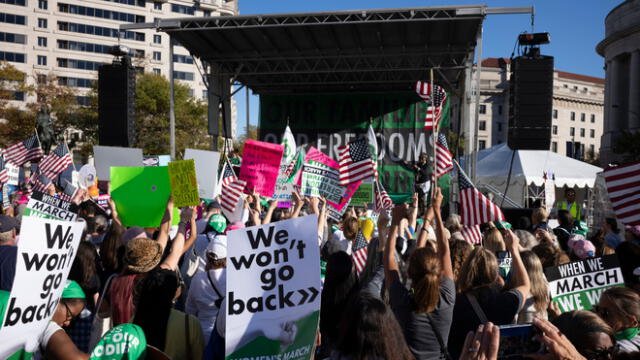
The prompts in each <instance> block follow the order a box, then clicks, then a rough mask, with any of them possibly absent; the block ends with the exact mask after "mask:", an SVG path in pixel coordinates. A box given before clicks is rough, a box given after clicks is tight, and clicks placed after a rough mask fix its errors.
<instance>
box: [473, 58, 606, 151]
mask: <svg viewBox="0 0 640 360" xmlns="http://www.w3.org/2000/svg"><path fill="white" fill-rule="evenodd" d="M481 71H482V72H481V74H480V106H479V109H480V111H479V112H480V115H479V123H478V148H479V149H480V150H482V149H485V148H488V147H491V146H494V145H498V144H501V143H503V142H506V141H507V134H508V126H509V74H510V72H509V59H504V58H501V59H497V58H487V59H484V60H483V61H482V68H481ZM603 111H604V79H602V78H597V77H592V76H586V75H580V74H574V73H570V72H565V71H558V70H556V71H554V74H553V111H552V119H551V148H550V150H552V151H554V152H557V153H559V154H562V155H566V156H570V157H574V158H577V159H581V160H590V159H594V158H597V157H598V155H599V153H600V138H601V137H602V134H603V123H604V121H603V114H604V112H603Z"/></svg>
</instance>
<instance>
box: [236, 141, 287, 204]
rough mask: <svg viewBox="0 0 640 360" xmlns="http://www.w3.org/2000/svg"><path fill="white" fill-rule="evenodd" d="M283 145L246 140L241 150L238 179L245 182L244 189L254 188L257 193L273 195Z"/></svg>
mask: <svg viewBox="0 0 640 360" xmlns="http://www.w3.org/2000/svg"><path fill="white" fill-rule="evenodd" d="M283 153H284V146H282V145H279V144H271V143H266V142H263V141H256V140H247V141H245V143H244V149H243V152H242V166H240V180H244V181H246V182H247V186H246V187H245V189H246V191H248V192H251V191H252V190H253V189H254V188H255V190H256V191H257V192H258V194H260V195H262V196H265V197H273V192H274V190H275V187H276V181H277V179H278V171H279V169H280V161H281V160H282V154H283Z"/></svg>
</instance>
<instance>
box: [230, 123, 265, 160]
mask: <svg viewBox="0 0 640 360" xmlns="http://www.w3.org/2000/svg"><path fill="white" fill-rule="evenodd" d="M259 132H260V128H259V127H257V126H256V125H249V126H248V127H247V126H245V128H244V135H242V136H240V137H239V138H238V139H237V140H234V141H233V148H234V149H237V150H238V151H240V154H241V155H242V149H243V147H244V142H245V141H247V139H253V140H258V133H259Z"/></svg>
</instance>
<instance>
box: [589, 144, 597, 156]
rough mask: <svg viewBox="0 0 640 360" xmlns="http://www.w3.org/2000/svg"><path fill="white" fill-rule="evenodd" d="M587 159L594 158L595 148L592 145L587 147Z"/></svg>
mask: <svg viewBox="0 0 640 360" xmlns="http://www.w3.org/2000/svg"><path fill="white" fill-rule="evenodd" d="M589 157H590V158H592V159H593V158H594V157H596V147H595V145H593V144H591V145H589Z"/></svg>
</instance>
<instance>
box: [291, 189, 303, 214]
mask: <svg viewBox="0 0 640 360" xmlns="http://www.w3.org/2000/svg"><path fill="white" fill-rule="evenodd" d="M293 199H294V201H295V203H296V204H295V206H294V208H293V212H292V213H291V218H292V219H293V218H297V217H298V215H300V210H302V207H303V206H304V201H302V198H301V197H300V195H298V193H297V192H296V191H294V192H293Z"/></svg>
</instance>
